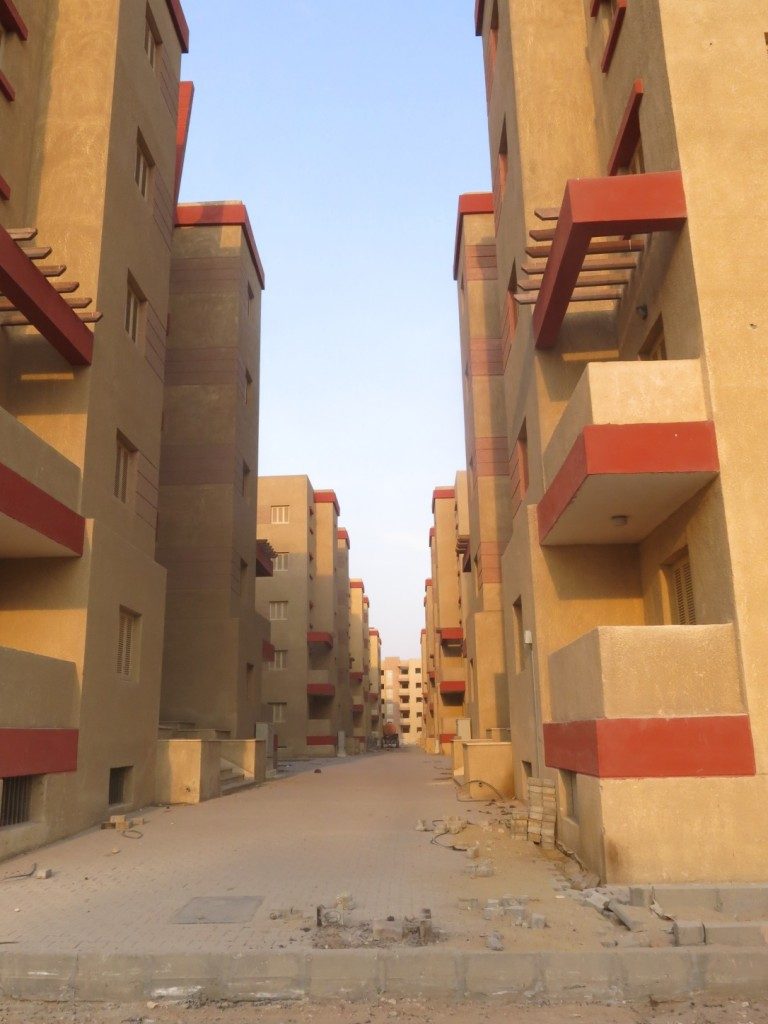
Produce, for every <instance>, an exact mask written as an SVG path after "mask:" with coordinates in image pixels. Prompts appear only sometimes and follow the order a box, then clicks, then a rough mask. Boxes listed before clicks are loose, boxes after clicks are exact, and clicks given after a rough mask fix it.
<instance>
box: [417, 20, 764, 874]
mask: <svg viewBox="0 0 768 1024" xmlns="http://www.w3.org/2000/svg"><path fill="white" fill-rule="evenodd" d="M766 23H768V5H766V3H765V2H764V0H760V2H759V3H755V2H754V0H736V2H735V3H733V4H731V5H730V6H729V8H728V16H727V17H724V16H723V8H722V5H721V4H719V3H716V2H715V0H698V2H697V3H695V4H681V3H676V2H674V0H642V2H639V0H610V2H609V0H566V2H564V3H562V4H560V5H559V7H558V15H557V18H554V19H553V18H552V16H551V12H550V11H549V10H548V8H547V7H546V5H543V4H541V3H538V2H535V0H514V2H512V0H478V3H477V8H476V30H477V33H478V35H479V36H481V38H482V42H483V53H484V60H485V70H486V82H487V92H488V127H489V141H490V154H491V168H492V177H493V194H488V195H476V194H475V195H467V196H464V197H462V198H461V200H460V203H459V224H458V233H457V248H456V260H455V271H456V278H457V283H458V293H459V307H460V314H461V321H462V356H463V359H464V367H465V373H466V372H467V369H468V380H467V383H466V384H465V389H466V388H469V389H471V392H472V396H473V400H475V397H476V395H477V393H478V392H479V391H480V390H482V389H483V388H486V389H488V390H489V392H490V390H491V389H492V390H493V396H494V397H493V403H494V405H495V407H497V408H498V405H499V395H500V394H501V393H503V406H504V420H505V429H506V452H504V450H503V448H502V446H501V444H500V442H498V443H497V442H496V441H494V443H493V445H490V444H489V445H488V446H486V447H484V448H483V449H482V450H485V451H487V452H493V453H494V454H493V456H492V458H491V457H490V456H489V460H490V461H489V463H488V467H489V469H490V468H492V469H493V472H492V474H491V475H492V476H493V477H494V478H501V476H503V473H502V468H503V465H504V461H505V458H506V460H507V462H508V481H509V482H508V487H509V490H508V492H507V493H508V498H507V502H506V504H507V508H506V511H504V505H505V502H504V501H501V502H500V503H499V505H497V506H496V508H497V511H496V518H497V522H496V524H495V526H494V527H493V529H492V530H491V533H488V532H486V533H485V534H484V533H483V527H482V526H481V525H478V526H474V525H471V527H470V550H471V551H474V550H476V549H477V550H479V545H480V544H481V543H482V539H481V538H482V537H487V538H490V537H492V536H495V537H497V538H498V543H499V545H500V549H503V550H500V553H501V586H502V590H501V595H502V596H501V604H502V616H503V622H504V636H505V648H506V652H507V675H508V691H509V727H510V731H511V742H512V745H513V749H514V760H515V766H514V776H515V779H514V781H515V788H516V791H517V793H518V794H519V795H522V796H524V795H525V780H526V777H527V776H528V775H530V774H534V775H537V776H538V775H542V774H544V775H548V776H550V777H553V778H554V779H555V780H556V781H557V786H558V794H559V797H558V799H559V821H558V832H559V836H560V839H561V840H562V841H563V842H564V843H565V845H566V846H568V847H570V848H572V849H574V850H575V851H576V852H577V853H578V855H579V857H580V858H581V859H582V861H583V862H584V863H586V864H588V865H589V866H590V868H592V869H594V870H595V871H597V872H598V873H599V874H600V875H601V877H602V878H604V879H607V880H608V881H611V882H623V881H630V880H633V881H663V880H675V881H711V880H718V879H723V878H728V879H730V880H763V879H764V878H765V876H766V860H765V856H764V853H765V850H766V840H768V835H767V834H766V832H767V830H768V826H766V824H765V820H764V816H762V815H760V814H758V813H756V811H755V809H756V808H758V807H760V806H762V804H763V803H764V799H765V794H766V787H767V785H768V782H767V776H766V772H767V770H768V728H767V723H766V710H765V701H764V699H763V686H762V676H763V671H762V669H763V666H764V665H765V664H766V661H768V626H767V625H766V619H765V615H764V614H763V609H764V607H765V599H766V596H768V566H766V564H765V560H764V559H761V558H760V557H759V554H758V555H757V557H756V553H759V552H760V551H761V550H762V547H763V537H762V534H763V520H764V518H765V516H764V514H763V513H764V512H765V511H766V505H768V488H766V486H765V483H766V480H767V479H768V455H767V454H766V452H765V446H764V444H763V443H762V429H761V426H762V421H763V419H764V408H765V404H766V401H765V400H766V390H768V385H767V384H766V383H765V379H764V376H763V375H761V374H759V373H758V372H757V371H756V365H757V364H756V362H755V355H756V353H757V352H758V351H759V349H760V344H761V341H762V342H764V341H765V338H766V332H767V331H768V316H767V315H766V314H767V313H768V309H766V306H767V305H768V297H766V292H765V288H764V287H763V282H762V276H763V275H762V238H763V236H764V234H765V230H764V229H765V219H766V218H765V214H764V211H763V210H762V208H760V207H759V204H755V201H754V197H755V196H757V195H762V194H764V193H765V192H766V186H767V185H768V180H767V179H768V163H767V162H766V159H765V139H766V137H767V136H766V130H767V129H768V111H767V110H766V107H765V103H764V94H765V87H766V84H768V64H766V54H765V26H766ZM693 55H695V59H694V58H693ZM558 69H562V73H561V72H559V71H558ZM565 69H567V73H566V71H565ZM736 224H749V230H748V231H741V232H738V231H736V230H735V225H736ZM734 267H736V268H738V274H737V278H736V279H735V283H734V280H731V279H730V277H729V274H728V273H726V272H725V271H724V268H734ZM494 290H495V296H496V299H495V306H494V301H493V292H494ZM467 346H468V348H467ZM475 354H476V357H475ZM467 355H469V356H470V358H469V360H468V361H467ZM491 377H493V378H494V380H493V381H490V380H488V379H484V378H491ZM470 419H471V424H469V425H468V433H469V432H470V428H471V431H472V432H473V434H474V438H475V444H474V446H472V445H468V450H469V453H470V455H472V454H474V458H475V462H474V465H475V468H477V469H479V465H480V455H479V453H480V450H481V447H480V446H479V444H478V438H479V437H484V438H488V437H493V438H497V437H499V436H500V434H499V433H497V432H498V431H500V430H501V423H502V419H501V412H500V409H499V411H498V415H496V416H495V417H494V419H493V422H492V423H491V422H489V423H488V425H487V427H486V426H483V427H482V428H481V427H480V426H479V425H478V421H477V419H476V416H475V415H473V414H472V410H470ZM481 429H482V431H483V433H482V434H481ZM486 430H487V434H486V433H485V431H486ZM491 463H492V467H491ZM471 473H472V466H471V465H470V475H471ZM470 486H471V487H472V486H474V481H473V482H472V483H471V485H470ZM478 486H479V479H478ZM486 486H487V487H491V486H494V487H495V486H501V482H500V479H496V480H495V483H494V484H493V485H490V484H487V485H486ZM489 507H491V508H493V507H494V503H493V502H490V503H489ZM510 514H511V523H510V522H509V521H508V520H507V519H506V518H505V516H507V515H510ZM473 522H474V521H473ZM494 531H495V532H494ZM507 534H508V537H507ZM505 539H506V544H505ZM473 562H474V555H473ZM480 568H482V571H483V575H485V560H484V559H483V558H482V555H481V557H480V558H479V559H478V568H477V572H478V574H479V571H480ZM485 583H486V580H485V579H484V580H483V589H485ZM436 615H437V612H436ZM438 621H439V619H438ZM475 671H477V666H475ZM478 720H479V719H478ZM502 720H503V719H500V721H502ZM745 823H747V825H746V827H745ZM735 836H738V842H734V837H735ZM681 839H684V841H681Z"/></svg>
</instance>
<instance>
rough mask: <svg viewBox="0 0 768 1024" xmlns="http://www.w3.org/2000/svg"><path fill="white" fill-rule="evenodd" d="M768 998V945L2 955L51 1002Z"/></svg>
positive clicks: (30, 995)
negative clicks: (590, 949)
mask: <svg viewBox="0 0 768 1024" xmlns="http://www.w3.org/2000/svg"><path fill="white" fill-rule="evenodd" d="M703 993H706V994H712V995H717V996H738V997H740V998H754V997H757V996H766V995H768V947H765V946H762V947H759V948H758V947H754V948H734V947H730V948H727V947H725V948H724V947H719V948H717V947H710V948H707V947H701V946H699V947H687V948H670V947H667V948H664V949H614V950H606V951H604V952H586V953H575V952H570V951H568V952H566V951H559V952H558V951H554V952H527V953H526V952H521V953H516V952H509V951H508V952H501V953H497V952H490V951H487V952H486V951H478V952H463V951H454V950H445V949H435V948H429V949H407V950H397V951H393V950H374V949H341V950H311V951H306V952H291V953H287V952H286V953H264V954H241V955H237V954H235V955H225V954H186V955H185V954H171V955H164V956H163V955H125V956H124V955H98V954H80V955H78V956H74V955H66V954H64V955H57V954H37V953H12V952H7V953H0V995H1V996H4V997H6V998H12V999H22V1000H24V999H26V1000H40V1001H46V1002H64V1001H67V1002H72V1001H78V1002H133V1001H139V1000H144V999H154V1000H158V1001H160V1000H185V999H201V1000H206V999H229V1000H232V1001H244V1002H266V1001H275V1000H286V999H303V998H312V999H317V1000H323V999H347V1000H369V999H374V998H376V997H377V996H379V995H382V994H386V995H390V996H401V997H425V996H426V997H428V996H433V997H443V998H445V997H447V998H451V997H452V998H455V999H457V1000H459V999H466V998H469V999H489V998H504V999H507V1000H509V1001H511V1002H517V1003H521V1004H522V1003H569V1002H571V1003H573V1002H579V1003H590V1002H591V1003H616V1002H619V1001H623V1000H628V1001H631V1000H641V999H648V998H650V997H653V998H654V999H686V998H688V997H689V996H691V995H695V994H703Z"/></svg>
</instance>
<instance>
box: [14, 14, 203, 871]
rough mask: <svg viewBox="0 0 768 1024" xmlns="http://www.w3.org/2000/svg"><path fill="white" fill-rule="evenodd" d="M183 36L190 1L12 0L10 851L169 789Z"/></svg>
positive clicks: (77, 827)
mask: <svg viewBox="0 0 768 1024" xmlns="http://www.w3.org/2000/svg"><path fill="white" fill-rule="evenodd" d="M84 39H87V40H88V50H87V60H84V58H83V52H84V51H83V40H84ZM187 43H188V33H187V26H186V23H185V21H184V16H183V13H182V10H181V6H180V4H179V3H178V0H167V2H166V0H148V2H147V3H141V4H130V3H120V2H118V0H103V2H101V3H98V4H87V5H83V4H81V3H77V2H75V0H60V2H59V3H57V4H49V3H39V2H35V0H14V2H10V0H0V71H1V72H2V73H1V74H0V138H2V140H3V146H2V150H1V151H0V225H2V226H0V292H2V298H0V352H2V361H1V365H2V370H1V372H0V406H1V408H0V476H1V477H2V486H1V487H0V491H1V492H2V498H1V501H2V517H1V520H0V575H1V576H2V588H0V590H1V591H2V596H0V645H1V646H0V666H1V667H0V780H1V781H0V787H1V788H2V795H1V796H0V853H2V854H3V855H8V854H12V853H16V852H19V851H22V850H25V849H29V848H31V847H33V846H37V845H40V844H42V843H46V842H49V841H51V840H53V839H56V838H59V837H61V836H64V835H67V834H70V833H73V832H76V831H78V830H80V829H83V828H86V827H87V826H90V825H93V824H94V823H95V822H97V821H99V820H102V819H103V818H105V817H106V816H107V815H108V814H109V813H114V812H117V811H123V810H129V809H131V808H133V807H137V806H139V805H141V804H146V803H150V802H152V800H153V798H154V794H155V760H156V742H157V721H158V710H159V701H160V676H161V669H162V653H163V610H164V605H165V570H164V569H163V567H162V566H161V565H160V564H159V563H158V561H157V560H156V557H155V530H156V517H157V495H158V471H159V466H160V448H161V417H162V410H163V401H164V389H163V367H164V349H165V341H166V339H165V329H166V324H167V320H168V309H169V301H168V297H169V278H170V272H171V245H172V231H173V213H174V210H173V206H174V199H173V197H174V192H175V187H176V177H177V169H176V168H177V165H176V156H177V153H176V128H177V106H178V95H179V77H180V64H181V54H182V51H186V49H187ZM94 302H96V303H97V308H94V305H93V303H94ZM89 324H92V325H93V328H92V329H91V327H90V326H87V325H89Z"/></svg>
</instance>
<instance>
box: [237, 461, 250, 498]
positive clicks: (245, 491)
mask: <svg viewBox="0 0 768 1024" xmlns="http://www.w3.org/2000/svg"><path fill="white" fill-rule="evenodd" d="M250 475H251V471H250V469H249V468H248V464H247V463H245V462H244V463H243V478H242V481H241V483H240V490H241V493H242V495H243V497H244V498H247V497H248V478H249V476H250Z"/></svg>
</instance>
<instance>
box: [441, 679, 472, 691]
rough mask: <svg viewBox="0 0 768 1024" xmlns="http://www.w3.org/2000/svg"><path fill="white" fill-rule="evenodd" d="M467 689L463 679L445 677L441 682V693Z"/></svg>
mask: <svg viewBox="0 0 768 1024" xmlns="http://www.w3.org/2000/svg"><path fill="white" fill-rule="evenodd" d="M466 689H467V684H466V683H465V682H464V680H463V679H444V680H443V681H442V682H441V683H440V693H464V692H465V691H466Z"/></svg>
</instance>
